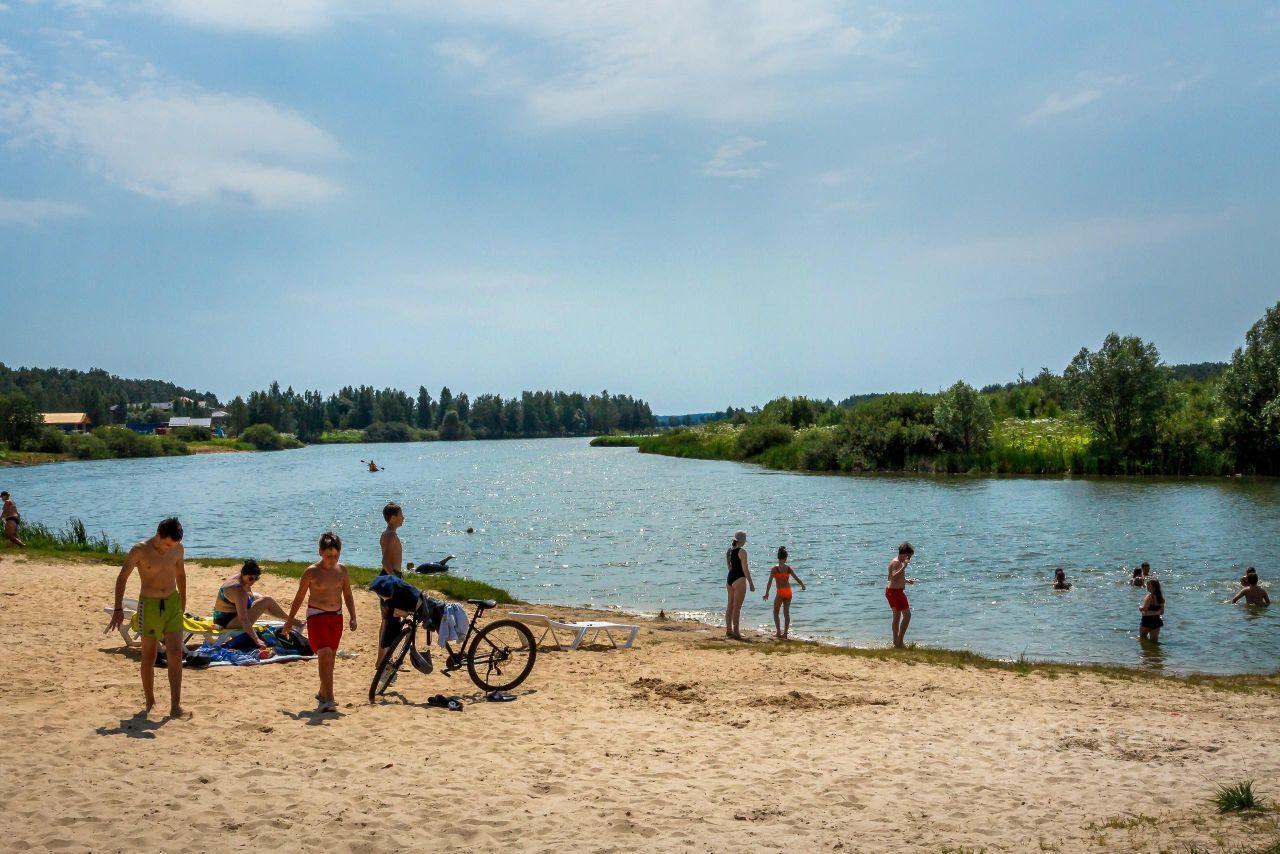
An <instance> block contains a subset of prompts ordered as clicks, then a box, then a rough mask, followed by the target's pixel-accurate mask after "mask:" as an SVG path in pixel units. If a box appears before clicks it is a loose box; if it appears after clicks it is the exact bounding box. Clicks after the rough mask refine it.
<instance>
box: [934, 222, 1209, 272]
mask: <svg viewBox="0 0 1280 854" xmlns="http://www.w3.org/2000/svg"><path fill="white" fill-rule="evenodd" d="M1224 219H1225V216H1224V215H1223V214H1214V215H1198V216H1192V215H1187V214H1170V215H1166V216H1157V217H1096V218H1093V219H1086V220H1077V221H1075V222H1067V223H1061V224H1058V225H1054V226H1050V227H1048V228H1044V229H1040V230H1037V231H1028V232H1023V233H1019V234H1010V235H1002V236H999V237H990V238H983V239H979V240H972V241H967V242H964V243H956V244H952V245H950V246H944V247H941V248H939V249H936V250H934V251H932V252H929V253H927V255H928V256H929V257H930V258H931V259H932V260H933V261H934V262H936V263H940V264H946V265H958V266H980V267H986V266H994V265H1039V264H1048V263H1052V262H1056V261H1062V260H1064V259H1067V258H1073V257H1078V256H1091V255H1101V254H1105V253H1110V252H1117V251H1122V250H1125V249H1131V248H1135V247H1139V246H1149V245H1155V244H1160V243H1167V242H1169V241H1170V240H1175V239H1177V238H1180V237H1185V236H1187V235H1190V234H1193V233H1196V232H1199V231H1202V230H1204V229H1207V228H1210V227H1212V226H1214V225H1217V224H1219V223H1221V222H1223V221H1224Z"/></svg>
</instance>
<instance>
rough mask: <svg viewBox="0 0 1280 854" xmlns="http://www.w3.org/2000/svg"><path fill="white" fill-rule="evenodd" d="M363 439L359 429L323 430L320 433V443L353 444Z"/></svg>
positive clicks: (362, 433)
mask: <svg viewBox="0 0 1280 854" xmlns="http://www.w3.org/2000/svg"><path fill="white" fill-rule="evenodd" d="M363 441H364V432H363V431H361V430H325V431H324V432H323V433H321V434H320V444H322V445H354V444H357V443H359V442H363Z"/></svg>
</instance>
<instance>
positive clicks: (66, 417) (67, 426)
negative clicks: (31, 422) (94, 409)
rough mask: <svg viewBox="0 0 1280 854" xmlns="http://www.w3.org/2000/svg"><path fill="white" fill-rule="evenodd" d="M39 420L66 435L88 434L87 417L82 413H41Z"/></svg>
mask: <svg viewBox="0 0 1280 854" xmlns="http://www.w3.org/2000/svg"><path fill="white" fill-rule="evenodd" d="M40 418H41V420H43V421H44V423H45V424H48V425H49V426H50V427H57V428H58V429H59V430H62V431H64V432H67V433H88V432H89V416H88V414H87V413H84V412H41V413H40Z"/></svg>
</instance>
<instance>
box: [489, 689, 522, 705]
mask: <svg viewBox="0 0 1280 854" xmlns="http://www.w3.org/2000/svg"><path fill="white" fill-rule="evenodd" d="M484 698H485V699H486V700H488V701H489V702H490V703H510V702H511V701H512V700H518V699H520V698H519V697H517V696H516V695H515V694H511V693H508V692H506V691H490V692H489V693H488V694H485V695H484Z"/></svg>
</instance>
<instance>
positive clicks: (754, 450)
mask: <svg viewBox="0 0 1280 854" xmlns="http://www.w3.org/2000/svg"><path fill="white" fill-rule="evenodd" d="M795 434H796V431H795V430H792V429H791V427H790V425H787V424H752V425H750V426H749V427H746V428H745V429H743V431H742V432H741V433H739V434H738V451H739V453H741V454H742V456H744V457H754V456H757V455H759V454H762V453H764V452H765V451H767V450H769V449H770V448H772V447H774V446H776V445H789V444H791V440H792V439H794V438H795Z"/></svg>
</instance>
